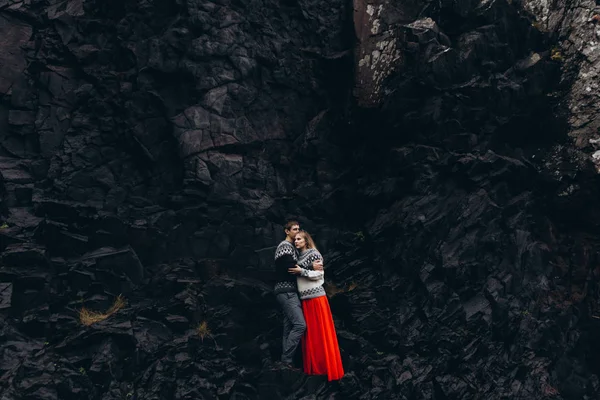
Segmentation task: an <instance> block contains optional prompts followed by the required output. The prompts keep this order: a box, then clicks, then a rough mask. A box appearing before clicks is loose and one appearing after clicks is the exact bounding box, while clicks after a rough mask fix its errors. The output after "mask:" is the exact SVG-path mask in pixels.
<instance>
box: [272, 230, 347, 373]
mask: <svg viewBox="0 0 600 400" xmlns="http://www.w3.org/2000/svg"><path fill="white" fill-rule="evenodd" d="M285 234H286V237H285V240H284V241H282V242H281V243H280V244H279V246H277V250H276V251H275V271H276V275H277V283H276V284H275V290H274V293H275V297H276V298H277V302H278V303H279V304H280V306H281V308H282V310H283V354H282V356H281V361H282V362H283V363H284V364H285V365H287V366H289V367H292V358H293V355H294V352H295V351H296V349H297V347H298V345H299V344H300V342H302V359H303V365H304V372H305V373H306V374H309V375H327V379H328V380H329V381H333V380H338V379H340V378H341V377H342V376H344V369H343V367H342V359H341V356H340V350H339V347H338V341H337V335H336V332H335V326H334V325H333V317H332V316H331V310H330V308H329V301H328V300H327V295H326V293H325V289H324V288H323V283H324V272H323V257H322V256H321V253H319V251H318V250H317V248H316V247H315V243H314V241H313V240H312V238H311V236H310V235H309V234H308V232H306V231H302V230H300V225H299V224H298V222H297V221H288V222H287V223H286V225H285Z"/></svg>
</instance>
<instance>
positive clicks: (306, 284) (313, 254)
mask: <svg viewBox="0 0 600 400" xmlns="http://www.w3.org/2000/svg"><path fill="white" fill-rule="evenodd" d="M322 259H323V256H321V253H319V252H318V250H316V249H308V250H305V251H303V252H302V253H300V256H299V257H298V266H299V267H301V268H302V274H301V275H300V276H299V277H298V292H299V294H300V299H301V300H308V299H314V298H316V297H321V296H326V295H327V293H325V289H324V288H323V283H325V279H324V276H325V274H324V272H323V271H313V270H312V264H313V262H314V261H317V260H322Z"/></svg>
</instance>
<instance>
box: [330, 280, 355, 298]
mask: <svg viewBox="0 0 600 400" xmlns="http://www.w3.org/2000/svg"><path fill="white" fill-rule="evenodd" d="M357 287H358V283H356V282H351V283H350V284H349V285H348V286H345V287H340V286H337V285H336V284H335V283H331V282H327V283H325V292H326V293H327V296H329V297H333V296H335V295H336V294H339V293H346V292H351V291H353V290H354V289H356V288H357Z"/></svg>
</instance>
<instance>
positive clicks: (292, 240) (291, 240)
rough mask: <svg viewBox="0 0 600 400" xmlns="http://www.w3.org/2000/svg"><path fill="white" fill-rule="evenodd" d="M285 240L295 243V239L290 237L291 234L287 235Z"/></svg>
mask: <svg viewBox="0 0 600 400" xmlns="http://www.w3.org/2000/svg"><path fill="white" fill-rule="evenodd" d="M285 240H287V241H288V242H290V243H294V239H292V238H290V237H289V236H286V237H285Z"/></svg>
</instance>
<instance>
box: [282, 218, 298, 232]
mask: <svg viewBox="0 0 600 400" xmlns="http://www.w3.org/2000/svg"><path fill="white" fill-rule="evenodd" d="M294 225H298V226H300V223H299V222H298V221H296V220H295V219H290V220H288V222H286V223H285V226H284V227H283V229H285V230H286V231H289V230H291V229H292V227H293V226H294Z"/></svg>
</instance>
